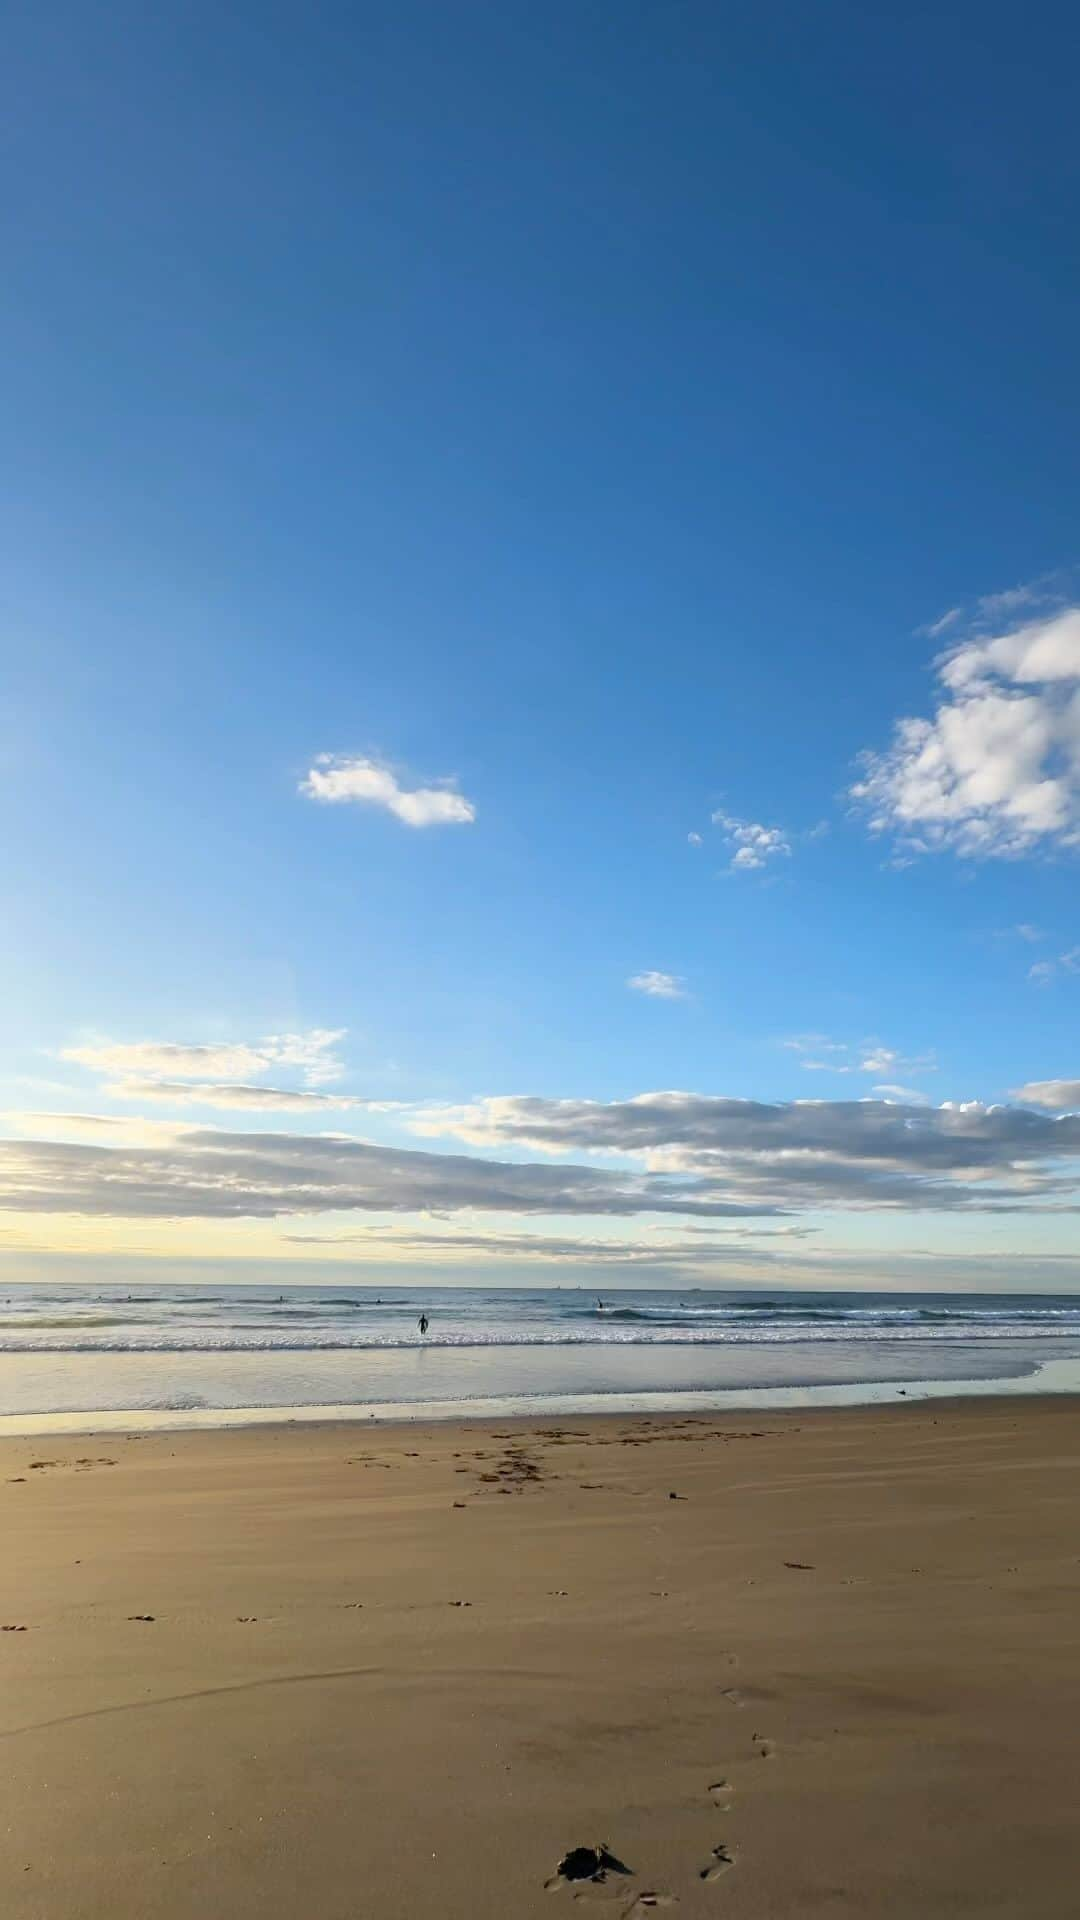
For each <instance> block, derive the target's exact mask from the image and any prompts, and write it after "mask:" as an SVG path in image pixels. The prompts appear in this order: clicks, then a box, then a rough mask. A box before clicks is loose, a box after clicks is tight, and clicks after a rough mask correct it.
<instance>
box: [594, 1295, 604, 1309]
mask: <svg viewBox="0 0 1080 1920" xmlns="http://www.w3.org/2000/svg"><path fill="white" fill-rule="evenodd" d="M596 1310H597V1312H598V1313H603V1311H604V1303H603V1301H602V1300H601V1298H600V1295H599V1294H597V1296H596Z"/></svg>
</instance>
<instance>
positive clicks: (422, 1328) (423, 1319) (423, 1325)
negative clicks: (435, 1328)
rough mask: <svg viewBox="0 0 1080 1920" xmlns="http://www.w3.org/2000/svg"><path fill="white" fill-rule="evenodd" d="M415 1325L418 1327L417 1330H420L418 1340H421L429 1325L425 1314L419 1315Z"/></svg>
mask: <svg viewBox="0 0 1080 1920" xmlns="http://www.w3.org/2000/svg"><path fill="white" fill-rule="evenodd" d="M416 1324H417V1326H418V1327H419V1329H420V1338H421V1339H423V1337H424V1335H425V1333H426V1332H427V1330H428V1326H429V1325H430V1322H429V1320H428V1317H427V1314H426V1313H422V1314H421V1315H420V1318H419V1320H418V1321H417V1323H416Z"/></svg>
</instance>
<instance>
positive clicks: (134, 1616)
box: [128, 1613, 154, 1624]
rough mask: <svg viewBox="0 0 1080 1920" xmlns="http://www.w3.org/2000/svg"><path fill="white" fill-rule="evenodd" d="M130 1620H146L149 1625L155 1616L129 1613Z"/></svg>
mask: <svg viewBox="0 0 1080 1920" xmlns="http://www.w3.org/2000/svg"><path fill="white" fill-rule="evenodd" d="M128 1619H129V1620H145V1621H146V1622H147V1623H148V1624H149V1622H150V1621H152V1620H153V1619H154V1615H153V1614H152V1613H129V1614H128Z"/></svg>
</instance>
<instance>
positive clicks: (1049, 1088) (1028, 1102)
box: [1013, 1080, 1080, 1113]
mask: <svg viewBox="0 0 1080 1920" xmlns="http://www.w3.org/2000/svg"><path fill="white" fill-rule="evenodd" d="M1013 1099H1014V1100H1019V1101H1021V1102H1022V1104H1023V1105H1024V1106H1026V1107H1050V1108H1052V1109H1053V1110H1054V1111H1055V1112H1057V1113H1062V1112H1064V1111H1065V1110H1066V1109H1067V1108H1069V1107H1080V1080H1029V1081H1028V1082H1027V1085H1026V1086H1023V1087H1017V1088H1016V1090H1015V1092H1014V1093H1013Z"/></svg>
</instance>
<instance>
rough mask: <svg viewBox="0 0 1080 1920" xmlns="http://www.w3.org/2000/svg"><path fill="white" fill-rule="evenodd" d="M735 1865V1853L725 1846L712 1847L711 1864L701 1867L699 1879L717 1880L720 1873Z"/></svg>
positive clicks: (728, 1870)
mask: <svg viewBox="0 0 1080 1920" xmlns="http://www.w3.org/2000/svg"><path fill="white" fill-rule="evenodd" d="M734 1865H735V1855H734V1854H733V1853H730V1852H729V1851H728V1849H727V1847H714V1848H713V1858H712V1865H711V1866H708V1867H702V1869H701V1872H700V1873H699V1875H698V1879H699V1880H719V1879H720V1877H721V1875H723V1874H725V1873H728V1872H730V1870H731V1868H732V1867H733V1866H734Z"/></svg>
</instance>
